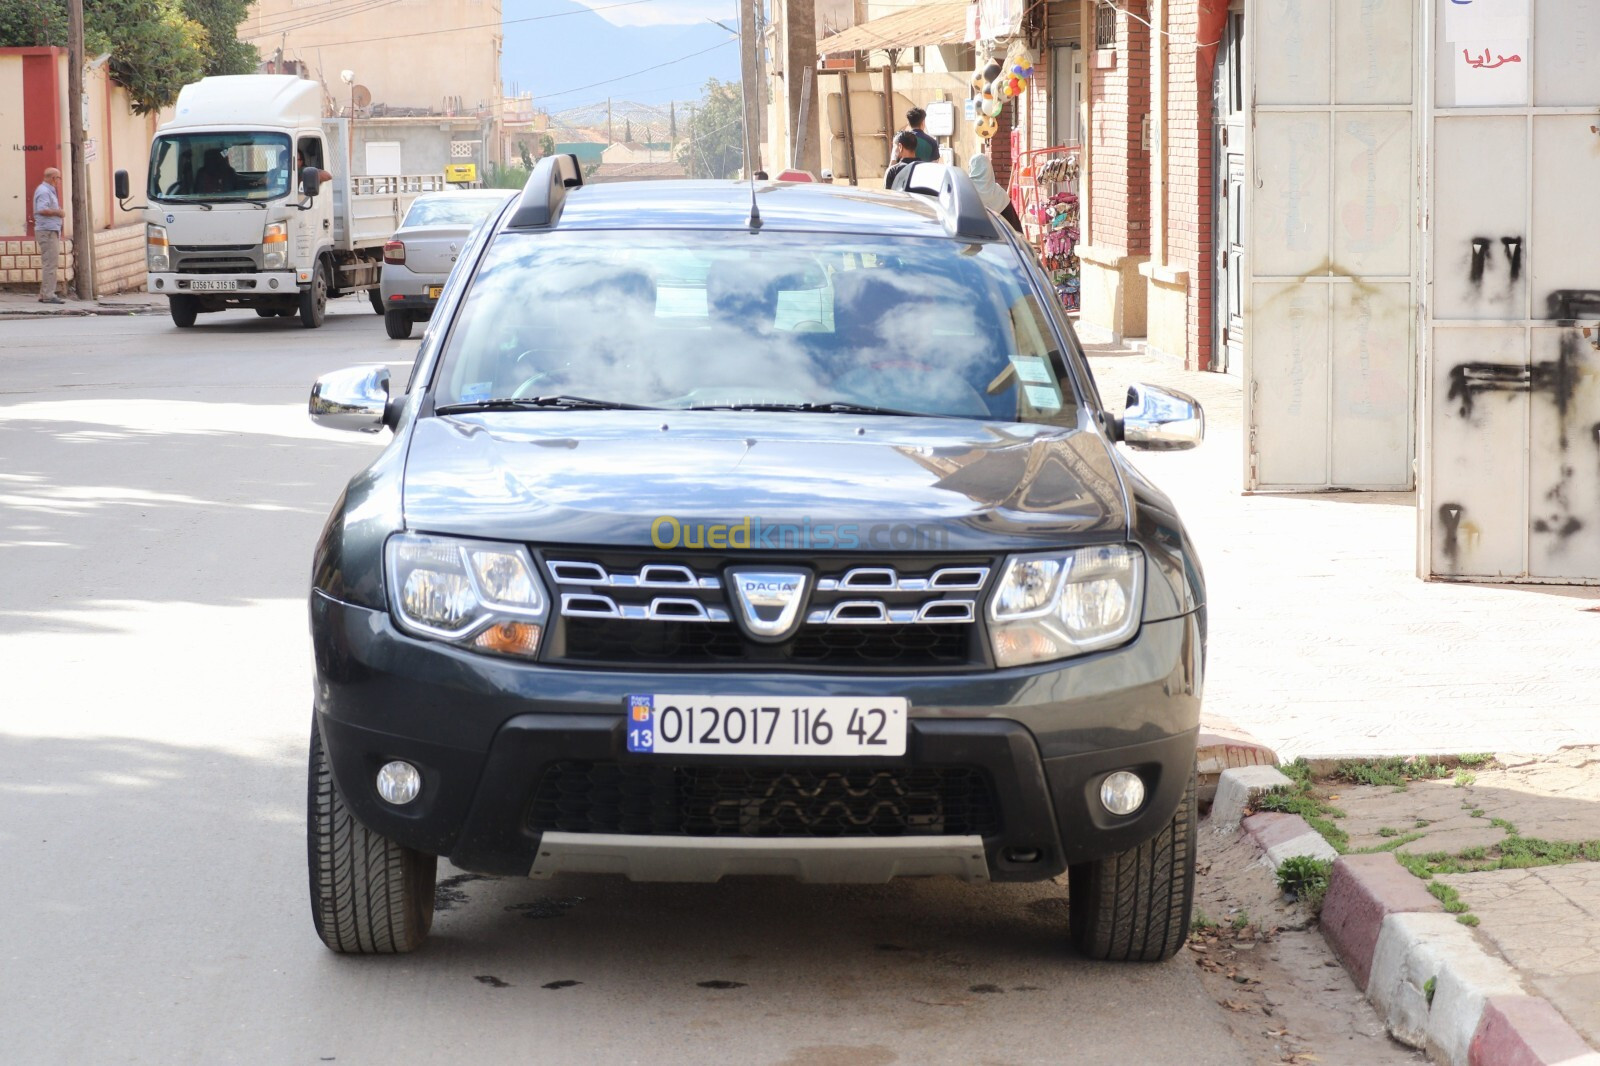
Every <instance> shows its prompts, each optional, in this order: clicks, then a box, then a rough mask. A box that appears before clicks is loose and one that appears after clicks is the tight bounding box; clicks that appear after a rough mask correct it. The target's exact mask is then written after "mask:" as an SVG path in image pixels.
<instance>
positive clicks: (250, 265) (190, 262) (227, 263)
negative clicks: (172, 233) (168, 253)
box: [174, 258, 259, 274]
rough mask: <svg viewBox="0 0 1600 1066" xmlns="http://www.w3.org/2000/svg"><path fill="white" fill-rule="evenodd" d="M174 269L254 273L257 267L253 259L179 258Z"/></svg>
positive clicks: (202, 271)
mask: <svg viewBox="0 0 1600 1066" xmlns="http://www.w3.org/2000/svg"><path fill="white" fill-rule="evenodd" d="M174 269H175V270H176V271H177V272H178V273H179V274H254V273H255V272H256V271H257V270H258V269H259V268H258V267H257V266H256V261H255V260H254V259H247V258H242V259H211V258H206V259H179V260H178V262H177V265H176V266H175V267H174Z"/></svg>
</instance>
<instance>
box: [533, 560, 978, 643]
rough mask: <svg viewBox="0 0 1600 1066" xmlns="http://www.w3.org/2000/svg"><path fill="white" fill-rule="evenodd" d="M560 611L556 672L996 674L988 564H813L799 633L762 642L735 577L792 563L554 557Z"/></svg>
mask: <svg viewBox="0 0 1600 1066" xmlns="http://www.w3.org/2000/svg"><path fill="white" fill-rule="evenodd" d="M541 559H542V561H543V563H544V567H545V572H546V574H547V575H548V577H549V580H550V583H551V587H552V589H553V591H554V594H555V600H556V604H557V612H556V613H557V617H556V618H555V619H554V621H553V625H552V627H551V633H550V636H549V640H548V642H547V645H546V651H545V661H546V662H551V663H565V664H572V665H585V666H608V667H617V668H626V667H633V666H639V667H650V668H668V669H670V668H673V667H684V668H699V667H713V668H715V667H722V668H728V669H739V668H749V667H752V666H757V667H759V666H763V665H765V666H771V667H774V668H780V669H789V668H798V669H815V670H847V671H848V670H885V671H918V670H972V669H981V668H985V667H987V666H988V663H989V659H988V655H987V652H986V645H985V642H984V639H983V631H982V626H981V624H980V623H979V615H980V613H981V610H982V604H983V602H984V594H985V590H986V588H987V586H988V583H989V576H990V574H991V573H993V572H994V560H993V559H990V558H987V557H982V556H978V557H972V556H962V557H945V556H940V557H914V556H906V557H899V558H895V559H893V560H889V561H886V560H884V559H882V558H862V557H841V558H837V559H821V560H818V559H816V558H815V557H812V558H810V559H806V560H803V562H804V563H805V564H806V565H805V566H803V567H799V568H803V569H805V570H806V571H807V572H808V575H809V578H808V586H807V590H808V594H807V597H806V601H805V603H804V604H803V607H802V609H801V613H800V614H799V624H798V625H797V627H796V629H795V631H794V633H793V634H792V635H791V636H790V637H789V638H788V639H787V640H783V641H780V642H777V643H772V642H767V641H759V640H754V639H751V637H750V636H748V635H747V633H746V631H745V629H744V627H743V626H742V625H741V624H740V621H739V619H738V617H737V613H738V612H739V611H740V610H741V608H740V606H739V605H738V603H737V602H736V601H735V597H734V596H733V595H732V592H731V590H730V589H729V587H728V581H727V580H726V577H725V571H726V568H727V567H729V566H732V565H748V566H751V567H757V568H759V567H761V566H774V567H778V568H780V569H782V568H785V567H788V568H797V564H796V562H795V561H793V560H788V559H782V558H779V559H776V560H774V559H755V560H751V559H746V558H742V557H741V558H731V557H727V556H711V555H699V554H694V555H684V556H669V555H667V554H666V553H661V554H656V555H643V554H631V553H623V552H606V553H603V554H599V555H578V554H576V553H569V552H566V551H550V552H546V553H543V554H542V556H541Z"/></svg>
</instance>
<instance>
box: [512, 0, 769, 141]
mask: <svg viewBox="0 0 1600 1066" xmlns="http://www.w3.org/2000/svg"><path fill="white" fill-rule="evenodd" d="M535 10H536V11H537V13H538V14H540V15H545V14H556V13H560V14H562V16H563V17H561V18H555V19H546V20H543V21H539V22H517V21H516V20H517V18H518V15H519V12H521V11H527V12H529V14H532V13H533V12H534V11H535ZM502 11H503V16H502V17H503V18H504V22H505V27H504V32H505V47H504V49H503V50H502V52H501V56H500V78H501V81H502V83H503V84H504V87H505V92H506V94H507V95H511V94H512V92H513V91H517V92H531V93H533V105H534V106H535V107H537V108H542V109H543V110H546V111H548V112H550V113H551V115H552V116H553V115H556V114H557V113H559V112H563V111H571V110H573V109H581V110H582V111H583V113H584V114H586V115H589V116H590V118H591V121H590V122H585V123H576V122H574V123H572V124H574V125H591V124H593V122H592V119H593V116H594V113H595V109H596V107H598V120H599V124H600V125H601V126H604V124H605V101H606V98H607V97H608V96H609V97H613V98H615V99H616V100H633V101H638V102H639V103H641V104H647V105H660V106H663V107H664V106H665V105H667V104H668V103H669V102H671V101H673V100H678V101H685V100H687V101H694V100H698V99H699V98H700V93H701V88H702V86H704V85H705V83H706V79H707V78H717V79H718V80H720V81H738V80H739V46H738V44H737V43H736V42H735V41H734V39H733V38H732V37H730V36H728V33H727V31H726V30H722V29H719V28H718V27H716V26H713V25H711V23H709V22H704V23H700V24H698V25H696V24H693V23H691V24H688V25H681V26H674V25H655V26H616V25H613V24H611V23H610V22H607V21H606V20H605V19H603V18H601V17H600V16H599V15H597V14H595V13H594V12H592V11H590V10H589V9H587V8H585V7H583V6H582V5H581V4H576V3H573V2H571V0H553V2H552V0H545V2H542V3H540V4H539V5H538V6H537V8H536V9H535V8H532V7H531V6H529V7H524V6H523V5H521V4H514V3H506V4H503V6H502ZM567 12H577V14H566V13H567ZM724 42H727V43H726V44H724ZM718 45H722V47H715V46H718ZM708 48H710V49H712V51H709V52H706V53H705V54H704V55H698V56H694V57H693V58H692V59H685V60H684V61H683V62H681V63H673V64H672V65H670V66H663V67H660V68H659V69H656V70H649V71H645V72H644V73H642V74H639V75H638V76H636V77H629V78H624V79H622V80H618V81H612V80H611V79H613V78H618V77H619V76H621V75H624V74H629V73H632V72H633V71H640V70H644V68H646V67H654V66H656V65H657V64H659V63H666V62H667V61H668V60H673V59H677V58H678V57H679V56H686V55H689V54H690V53H692V52H699V51H702V50H703V49H708ZM596 82H605V83H606V84H602V85H595V84H594V83H596ZM591 85H592V86H593V87H592V88H580V86H591ZM574 90H575V91H574ZM659 117H660V118H664V117H665V114H664V113H663V114H662V115H661V116H659ZM612 121H613V123H614V124H615V123H617V122H618V121H619V119H618V112H617V109H616V104H615V101H613V106H612Z"/></svg>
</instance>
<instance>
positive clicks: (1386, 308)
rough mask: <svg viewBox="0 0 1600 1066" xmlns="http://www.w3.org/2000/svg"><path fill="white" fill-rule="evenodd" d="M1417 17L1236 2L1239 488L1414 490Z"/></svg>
mask: <svg viewBox="0 0 1600 1066" xmlns="http://www.w3.org/2000/svg"><path fill="white" fill-rule="evenodd" d="M1417 21H1418V19H1417V12H1416V10H1415V9H1414V8H1413V5H1411V4H1409V3H1371V2H1369V0H1331V2H1330V0H1250V2H1249V3H1248V4H1247V5H1246V8H1245V26H1246V28H1247V31H1248V32H1247V34H1246V46H1247V47H1246V53H1247V61H1246V71H1247V74H1248V80H1249V83H1250V100H1251V112H1250V123H1249V127H1248V136H1247V141H1248V146H1247V149H1246V156H1247V159H1248V168H1247V177H1248V181H1249V185H1250V188H1249V192H1248V199H1249V208H1248V210H1249V222H1248V232H1249V246H1248V254H1247V256H1246V261H1247V268H1246V272H1245V273H1246V286H1245V292H1244V303H1245V320H1244V327H1245V349H1246V350H1245V360H1244V361H1245V368H1244V379H1245V380H1244V385H1245V418H1246V426H1247V429H1246V434H1245V448H1246V469H1245V487H1246V488H1247V489H1253V490H1262V491H1289V492H1304V491H1313V492H1314V491H1322V490H1327V489H1333V488H1350V489H1409V488H1411V487H1412V485H1413V483H1414V481H1413V477H1414V475H1413V466H1412V455H1413V449H1414V446H1415V437H1416V434H1415V417H1414V411H1415V396H1416V393H1415V379H1416V374H1415V367H1416V361H1415V344H1414V343H1413V341H1414V338H1415V336H1416V325H1417V315H1416V310H1415V309H1416V307H1417V304H1418V301H1417V290H1418V281H1417V264H1418V257H1419V251H1420V249H1419V247H1418V244H1419V241H1418V240H1417V239H1416V234H1417V230H1418V224H1419V205H1418V196H1417V182H1416V174H1417V160H1418V144H1419V140H1418V136H1417V128H1416V126H1417V122H1416V106H1415V100H1416V98H1417V91H1416V77H1415V73H1414V72H1415V71H1416V69H1417V66H1418V64H1417V62H1416V60H1415V56H1416V53H1417V49H1416V47H1415V44H1414V42H1415V41H1416V40H1418V39H1419V37H1418V35H1417V29H1416V23H1417Z"/></svg>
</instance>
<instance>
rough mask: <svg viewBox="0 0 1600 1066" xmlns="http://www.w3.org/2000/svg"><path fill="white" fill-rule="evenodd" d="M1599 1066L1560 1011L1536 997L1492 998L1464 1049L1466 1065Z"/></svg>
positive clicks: (1594, 1054) (1599, 1058)
mask: <svg viewBox="0 0 1600 1066" xmlns="http://www.w3.org/2000/svg"><path fill="white" fill-rule="evenodd" d="M1558 1064H1559V1066H1600V1053H1597V1052H1595V1051H1592V1050H1590V1048H1589V1045H1588V1044H1585V1043H1584V1042H1583V1037H1581V1036H1579V1035H1578V1031H1577V1030H1576V1029H1574V1028H1572V1026H1571V1025H1568V1024H1567V1020H1566V1019H1565V1018H1563V1017H1562V1016H1561V1012H1560V1011H1558V1010H1556V1009H1555V1008H1554V1007H1552V1006H1551V1005H1550V1004H1549V1002H1548V1001H1546V1000H1543V999H1540V998H1539V997H1537V996H1492V997H1490V999H1489V1002H1488V1003H1486V1004H1484V1008H1483V1021H1481V1022H1479V1023H1478V1031H1477V1032H1476V1033H1474V1034H1473V1036H1472V1045H1471V1047H1470V1048H1468V1050H1467V1066H1558Z"/></svg>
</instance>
